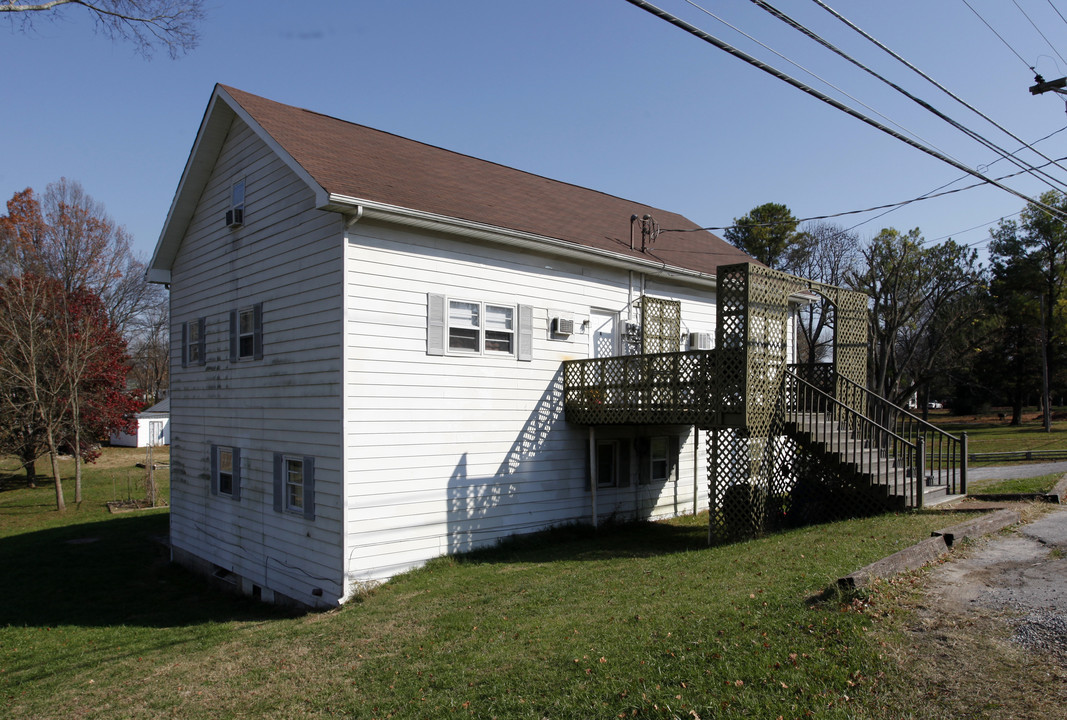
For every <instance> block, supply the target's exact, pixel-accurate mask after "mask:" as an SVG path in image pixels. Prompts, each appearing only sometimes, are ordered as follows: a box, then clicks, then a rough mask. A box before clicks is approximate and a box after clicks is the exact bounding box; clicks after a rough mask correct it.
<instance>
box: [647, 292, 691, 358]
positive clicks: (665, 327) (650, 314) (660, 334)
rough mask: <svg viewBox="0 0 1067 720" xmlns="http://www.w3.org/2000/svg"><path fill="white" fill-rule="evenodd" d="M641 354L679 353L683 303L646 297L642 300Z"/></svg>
mask: <svg viewBox="0 0 1067 720" xmlns="http://www.w3.org/2000/svg"><path fill="white" fill-rule="evenodd" d="M640 302H641V354H642V355H652V354H655V353H670V352H678V347H679V345H680V337H681V336H680V334H679V333H680V332H681V328H682V303H681V302H679V301H678V300H664V299H663V298H657V297H651V296H649V295H645V296H643V297H642V298H641V300H640Z"/></svg>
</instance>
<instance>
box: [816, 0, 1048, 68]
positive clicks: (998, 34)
mask: <svg viewBox="0 0 1067 720" xmlns="http://www.w3.org/2000/svg"><path fill="white" fill-rule="evenodd" d="M816 2H818V0H816ZM962 2H963V4H964V5H966V6H967V7H969V8H970V9H971V12H973V13H974V14H975V15H976V16H977V17H978V19H979V20H981V21H982V23H984V24H985V26H986V27H987V28H989V31H990V32H992V33H993V34H994V35H996V36H997V37H998V38H1000V41H1001V42H1002V43H1004V47H1006V48H1008V49H1009V50H1011V51H1012V53H1014V54H1015V57H1017V58H1019V62H1021V63H1022V64H1023V65H1025V66H1026V67H1028V68H1030V70H1031V72H1037V71H1036V70H1034V66H1033V65H1031V64H1030V63H1028V62H1026V60H1024V59H1023V56H1022V55H1020V54H1019V53H1018V52H1016V50H1015V48H1013V47H1012V46H1011V44H1010V43H1009V42H1008V41H1007V40H1005V39H1004V37H1003V36H1002V35H1001V34H1000V33H998V32H997V31H996V29H995V28H994V27H993V26H992V25H990V24H989V23H988V22H987V21H986V19H985V18H984V17H982V16H981V14H980V13H979V12H978V11H977V10H975V9H974V8H973V7H971V4H970V3H969V2H967V0H962Z"/></svg>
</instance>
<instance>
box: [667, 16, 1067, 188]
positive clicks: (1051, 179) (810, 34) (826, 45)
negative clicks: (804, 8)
mask: <svg viewBox="0 0 1067 720" xmlns="http://www.w3.org/2000/svg"><path fill="white" fill-rule="evenodd" d="M687 2H689V3H690V4H693V2H692V0H687ZM750 2H752V3H753V4H755V5H756V6H757V7H759V8H761V9H762V10H765V11H766V12H768V13H770V14H771V15H772V16H774V17H775V18H777V19H779V20H781V21H782V22H784V23H786V24H787V25H789V26H790V27H792V28H793V29H794V30H797V31H798V32H800V33H802V34H804V35H805V36H806V37H808V38H810V39H812V40H814V41H815V42H817V43H819V44H820V45H822V46H823V47H824V48H826V49H828V50H830V51H831V52H833V53H834V54H836V55H838V56H839V57H841V58H843V59H845V60H846V61H847V62H849V63H851V64H852V65H854V66H856V67H858V68H860V69H861V70H863V71H864V72H866V73H867V74H869V75H871V76H872V77H874V78H876V79H878V80H880V81H881V82H883V83H885V84H886V85H888V86H889V87H891V88H893V89H894V90H896V91H897V92H898V93H900V94H901V95H903V96H904V97H906V98H908V99H909V100H911V101H912V102H914V103H916V104H918V105H919V106H920V107H921V108H923V109H924V110H927V111H928V112H931V113H933V114H934V115H936V116H937V117H938V118H940V119H942V120H944V121H945V122H947V123H948V124H949V125H951V126H952V127H954V128H956V129H957V130H959V131H961V132H963V133H964V134H966V135H967V136H968V137H970V138H971V139H973V140H976V141H978V142H979V143H981V144H982V145H984V146H985V147H987V148H989V149H990V150H992V151H994V152H996V153H997V154H999V155H1000V156H1001V157H1003V158H1006V159H1010V160H1011V161H1012V162H1013V163H1015V165H1016V166H1017V167H1020V168H1024V169H1026V170H1027V172H1030V173H1031V174H1034V177H1035V178H1036V177H1037V174H1038V173H1039V174H1040V175H1042V176H1043V177H1045V178H1047V179H1046V180H1044V182H1045V184H1046V185H1048V186H1049V187H1056V186H1057V185H1058V186H1059V187H1060V188H1067V184H1065V183H1064V182H1062V181H1061V180H1058V179H1057V178H1054V177H1052V176H1051V175H1049V174H1048V173H1045V172H1041V171H1039V170H1038V169H1037V168H1035V167H1034V166H1033V165H1031V164H1029V163H1024V162H1023V161H1022V160H1019V159H1017V158H1015V156H1014V155H1013V154H1012V155H1009V153H1008V151H1007V150H1005V149H1004V148H1002V147H1000V146H999V145H997V144H995V143H993V142H992V141H991V140H988V139H987V138H985V137H983V136H982V135H980V134H979V133H977V132H975V131H973V130H971V129H970V128H968V127H965V126H964V125H962V124H960V123H959V122H957V121H956V120H953V119H952V118H950V117H949V116H947V115H945V114H944V113H943V112H941V111H940V110H938V109H937V108H935V107H934V106H932V105H931V104H930V103H928V102H926V101H925V100H923V99H922V98H919V97H916V96H915V95H913V94H912V93H910V92H908V91H907V90H905V89H904V88H902V87H901V86H899V85H897V84H896V83H894V82H893V81H891V80H889V79H887V78H885V77H883V76H882V75H880V74H878V73H877V72H875V71H874V70H872V69H871V68H869V67H867V66H866V65H864V64H863V63H861V62H860V61H858V60H856V59H855V58H853V57H852V56H850V55H849V54H847V53H846V52H844V51H843V50H841V49H840V48H838V47H837V46H835V45H834V44H833V43H831V42H829V41H828V40H826V39H824V38H822V37H820V36H819V35H818V34H816V33H815V32H813V31H812V30H810V29H808V28H807V27H805V26H804V25H803V24H801V23H799V22H797V21H796V20H794V19H793V18H791V17H789V16H788V15H786V14H785V13H783V12H781V11H780V10H778V9H777V8H775V7H774V6H773V5H771V4H770V3H768V2H765V0H750ZM1009 134H1010V133H1009ZM1013 137H1014V136H1013ZM1015 139H1016V140H1017V141H1018V142H1022V143H1023V144H1024V145H1025V144H1026V143H1025V141H1023V140H1020V139H1019V138H1015ZM1031 149H1032V148H1031ZM1035 152H1036V151H1035ZM1039 154H1040V153H1039ZM1061 169H1064V170H1067V168H1061ZM1037 179H1040V178H1037ZM1053 183H1055V185H1054V184H1053Z"/></svg>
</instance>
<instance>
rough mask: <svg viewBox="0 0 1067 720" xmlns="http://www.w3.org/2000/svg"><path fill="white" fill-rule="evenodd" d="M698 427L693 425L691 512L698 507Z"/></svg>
mask: <svg viewBox="0 0 1067 720" xmlns="http://www.w3.org/2000/svg"><path fill="white" fill-rule="evenodd" d="M699 498H700V428H698V427H697V426H696V425H694V426H693V514H694V515H696V514H697V512H699V509H700V503H699Z"/></svg>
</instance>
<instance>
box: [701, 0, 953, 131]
mask: <svg viewBox="0 0 1067 720" xmlns="http://www.w3.org/2000/svg"><path fill="white" fill-rule="evenodd" d="M685 1H686V2H687V3H689V4H690V5H692V6H693V7H695V8H696V9H697V10H700V11H701V12H702V13H704V14H705V15H707V16H708V17H711V18H713V19H715V20H718V21H719V22H720V23H722V24H723V25H725V26H726V27H728V28H730V29H731V30H733V31H735V32H737V33H738V34H740V35H743V36H744V37H746V38H748V39H749V40H751V41H752V42H754V43H756V44H757V45H759V46H760V47H762V48H763V49H764V50H767V51H768V52H771V53H774V54H775V55H777V56H778V57H780V58H781V59H782V60H785V61H786V62H787V63H789V64H790V65H792V66H793V67H795V68H797V69H798V70H803V71H804V72H806V73H807V74H808V75H810V76H812V77H813V78H815V79H816V80H818V81H819V82H821V83H823V84H825V85H826V86H827V87H830V88H832V89H833V90H836V91H837V92H839V93H841V94H842V95H844V96H845V97H847V98H848V99H849V100H851V101H853V102H854V103H857V104H858V105H861V106H863V107H865V108H866V109H867V110H869V111H871V112H872V113H874V114H875V115H877V116H879V117H881V118H882V119H884V120H885V121H886V122H888V123H890V124H892V125H895V126H896V127H898V128H900V129H901V130H902V131H903V132H906V133H907V134H908V135H911V136H912V137H914V138H916V139H918V140H921V141H922V142H924V143H927V144H928V145H931V146H932V145H933V144H932V143H931V142H930V141H929V140H927V139H926V138H924V137H923V136H921V135H919V134H918V133H916V132H913V131H911V130H909V129H907V128H906V127H904V126H903V125H901V124H900V123H898V122H897V121H896V120H893V119H892V118H890V117H888V116H886V115H884V114H882V113H881V112H879V111H878V110H875V109H874V108H873V107H871V106H870V105H868V104H867V103H865V102H863V101H862V100H860V99H859V98H857V97H855V96H854V95H851V94H849V93H848V92H846V91H845V90H843V89H842V88H840V87H838V86H837V85H834V84H833V83H832V82H830V81H829V80H827V79H826V78H824V77H822V76H820V75H818V74H817V73H815V72H813V71H811V70H809V69H808V68H806V67H804V66H803V65H801V64H800V63H798V62H796V61H794V60H792V59H790V58H788V57H786V56H785V55H783V54H782V53H780V52H778V51H777V50H775V49H774V48H772V47H770V46H768V45H767V44H766V43H764V42H761V41H760V40H757V39H756V38H754V37H752V36H751V35H749V34H748V33H747V32H745V31H744V30H742V29H741V28H739V27H737V26H736V25H733V24H731V23H729V22H727V21H726V20H724V19H723V18H721V17H719V16H718V15H716V14H715V13H713V12H711V11H710V10H708V9H707V8H705V7H703V6H701V5H699V4H697V3H696V2H694V1H693V0H685ZM753 2H756V3H757V4H759V2H758V0H753Z"/></svg>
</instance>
